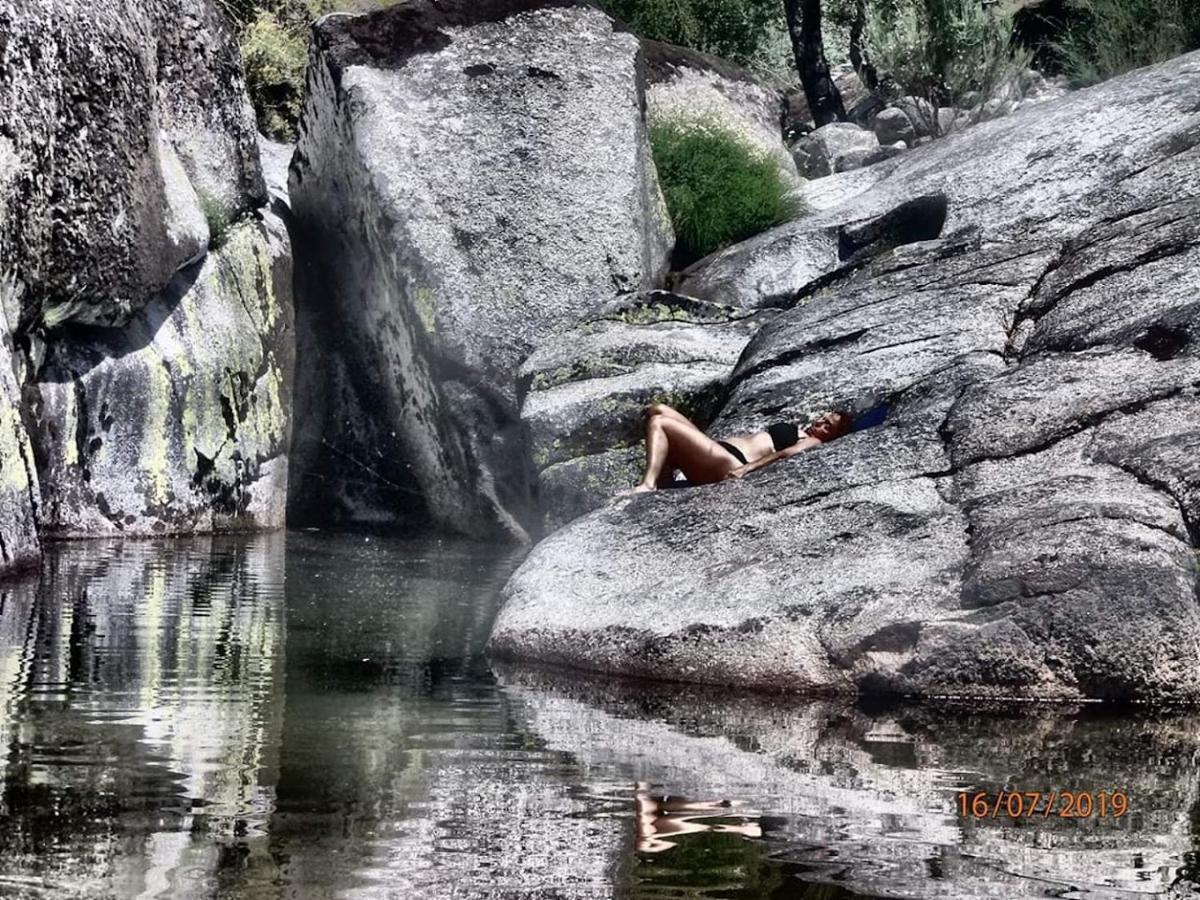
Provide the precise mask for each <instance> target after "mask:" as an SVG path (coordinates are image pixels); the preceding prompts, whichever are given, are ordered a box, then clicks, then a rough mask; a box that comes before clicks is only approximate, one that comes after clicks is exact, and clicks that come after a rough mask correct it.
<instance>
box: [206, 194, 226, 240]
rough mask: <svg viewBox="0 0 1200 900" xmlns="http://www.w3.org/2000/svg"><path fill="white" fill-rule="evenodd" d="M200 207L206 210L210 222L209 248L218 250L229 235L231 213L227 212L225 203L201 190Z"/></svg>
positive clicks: (207, 220) (207, 219)
mask: <svg viewBox="0 0 1200 900" xmlns="http://www.w3.org/2000/svg"><path fill="white" fill-rule="evenodd" d="M200 209H202V210H203V211H204V219H205V221H206V222H208V249H209V250H216V249H218V248H220V247H221V246H222V245H223V244H224V243H225V241H226V240H227V239H228V237H229V215H228V214H227V213H226V212H225V204H223V203H222V202H221V201H220V200H218V199H217V198H216V197H213V196H211V195H209V194H206V193H204V192H203V191H201V192H200Z"/></svg>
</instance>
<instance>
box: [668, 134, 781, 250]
mask: <svg viewBox="0 0 1200 900" xmlns="http://www.w3.org/2000/svg"><path fill="white" fill-rule="evenodd" d="M650 145H651V147H652V149H653V152H654V164H655V167H656V168H657V169H658V178H659V182H660V183H661V185H662V191H663V196H664V197H665V198H666V201H667V209H668V210H669V211H670V214H671V222H672V224H674V226H675V235H676V255H677V260H676V262H677V263H679V264H682V265H686V264H688V263H691V262H694V261H696V260H698V259H701V258H703V257H705V256H708V255H709V254H710V253H713V252H715V251H717V250H720V249H721V248H723V247H727V246H729V245H730V244H735V243H738V242H739V241H744V240H746V239H747V238H751V237H753V236H754V235H756V234H759V233H761V232H763V231H766V230H767V229H768V228H772V227H774V226H776V225H781V224H783V223H784V222H787V221H789V220H791V219H794V218H796V217H797V216H799V215H800V214H801V213H802V212H803V211H804V205H803V201H802V200H801V199H800V198H799V197H798V196H797V195H795V194H794V193H792V191H791V188H790V186H789V185H788V184H787V183H786V182H785V181H784V179H783V176H782V175H781V174H780V171H779V167H778V166H777V165H776V163H775V161H774V160H772V159H771V158H769V157H768V156H767V155H766V154H764V153H761V152H759V151H757V150H755V149H754V148H752V147H751V146H750V145H749V144H747V143H745V142H744V141H743V140H742V139H741V138H740V137H738V136H737V135H736V134H734V133H732V132H730V131H728V130H726V129H724V128H722V127H721V126H720V125H718V124H716V123H714V122H712V121H709V120H706V119H691V120H688V119H679V118H676V119H663V120H661V121H659V122H657V123H655V124H654V125H652V126H651V128H650Z"/></svg>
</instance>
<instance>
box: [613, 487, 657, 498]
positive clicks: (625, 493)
mask: <svg viewBox="0 0 1200 900" xmlns="http://www.w3.org/2000/svg"><path fill="white" fill-rule="evenodd" d="M654 490H658V489H657V488H656V487H655V486H654V485H652V484H639V485H638V486H637V487H632V488H630V489H629V490H627V491H621V493H619V494H617V496H618V497H632V496H633V495H634V494H646V493H649V492H650V491H654Z"/></svg>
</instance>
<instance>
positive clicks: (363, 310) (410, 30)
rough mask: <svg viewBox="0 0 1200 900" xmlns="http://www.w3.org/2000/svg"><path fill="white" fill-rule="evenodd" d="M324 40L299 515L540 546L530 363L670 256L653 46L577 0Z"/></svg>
mask: <svg viewBox="0 0 1200 900" xmlns="http://www.w3.org/2000/svg"><path fill="white" fill-rule="evenodd" d="M313 48H314V49H313V55H312V58H311V66H310V72H309V77H310V80H309V88H310V96H309V101H308V105H307V107H306V110H305V113H304V118H303V124H302V129H301V132H302V133H301V138H300V142H299V146H298V149H297V153H296V159H295V162H294V163H293V167H292V177H291V191H290V193H291V200H292V205H293V210H294V212H295V215H296V218H297V220H298V223H299V226H300V228H301V230H302V232H303V234H304V240H305V242H306V244H305V246H306V248H307V249H306V251H305V255H306V256H308V257H310V258H311V259H312V260H314V262H315V269H314V271H313V272H312V276H311V277H308V276H307V275H306V276H305V277H304V278H303V282H304V284H306V285H307V287H306V289H305V290H304V291H303V294H304V298H303V300H302V312H301V315H302V318H303V319H304V321H302V322H301V340H302V342H303V343H304V344H305V346H311V353H309V356H310V358H312V359H313V360H314V365H313V366H312V367H311V368H310V367H306V369H309V371H306V372H305V373H304V375H305V378H306V380H305V381H304V382H303V383H302V385H301V387H300V389H299V390H298V394H299V395H302V396H303V397H304V398H305V401H304V402H305V404H306V407H305V408H303V409H302V410H300V411H299V413H298V415H299V418H300V419H301V420H303V421H305V422H306V423H309V425H310V426H311V427H307V426H306V430H305V433H304V434H302V435H301V443H300V445H299V447H298V451H299V452H300V454H301V455H302V460H298V463H299V468H300V469H301V479H300V480H298V481H297V482H296V489H295V491H294V492H293V500H294V503H293V508H294V509H295V511H296V514H297V517H298V521H329V520H331V519H335V520H342V521H384V522H398V521H407V522H433V523H435V524H437V525H439V526H441V527H444V528H449V529H453V530H456V531H459V532H463V533H467V534H475V535H494V534H507V535H510V536H515V537H518V538H519V537H523V536H524V534H525V527H526V523H527V522H529V521H530V520H531V519H532V510H531V506H530V504H531V501H532V484H533V475H532V473H531V472H529V471H528V468H527V466H528V454H527V449H526V445H525V443H524V437H523V434H522V428H521V423H520V419H519V415H518V411H517V378H516V370H517V367H518V366H519V364H520V362H521V360H522V359H523V358H524V357H525V356H526V355H527V354H528V353H529V351H530V350H531V349H532V347H533V346H535V345H536V344H537V343H539V342H540V341H542V340H544V339H546V338H548V337H550V336H552V335H554V334H558V333H562V332H564V331H566V330H567V329H569V328H570V327H571V326H572V325H574V324H575V323H577V322H579V321H580V320H581V319H583V318H584V317H585V316H586V315H587V314H588V313H590V312H592V311H594V310H596V309H597V308H598V307H599V305H600V304H601V303H603V302H605V301H607V300H608V299H610V298H611V297H612V296H613V294H614V293H618V294H620V293H629V292H634V291H637V290H639V289H642V288H648V287H655V286H657V284H658V282H659V281H660V280H661V279H662V277H663V275H664V273H665V266H666V262H667V257H668V255H669V252H670V249H671V231H670V225H669V223H668V222H667V220H666V218H665V211H664V209H663V206H662V200H661V195H660V193H659V190H658V187H657V183H656V179H655V175H654V169H653V165H652V164H651V162H650V159H649V146H648V142H647V140H646V129H645V122H644V119H643V112H642V110H643V105H644V97H643V81H642V76H641V69H642V58H641V52H640V48H639V45H638V41H637V39H636V38H634V37H633V35H631V34H629V33H627V32H624V31H622V30H619V29H618V28H616V27H615V25H614V23H613V21H612V20H611V19H610V18H609V17H608V16H607V15H605V14H604V13H602V12H600V11H598V10H596V9H594V8H592V7H589V6H587V5H585V4H580V3H564V2H551V0H489V2H486V3H468V2H466V0H454V2H450V3H436V4H435V3H433V2H430V0H415V2H411V3H405V4H401V5H399V6H396V7H393V8H391V9H388V10H383V11H380V12H377V13H372V14H369V15H365V16H361V17H352V16H345V15H335V16H328V17H326V18H324V19H322V20H321V21H320V22H318V23H317V26H316V29H315V31H314V39H313ZM306 335H308V336H310V337H306ZM331 335H332V336H335V338H333V339H331V337H330V336H331ZM310 340H311V342H312V343H311V345H309V341H310ZM318 362H319V364H318Z"/></svg>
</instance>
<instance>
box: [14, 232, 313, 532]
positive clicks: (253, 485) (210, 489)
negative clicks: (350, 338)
mask: <svg viewBox="0 0 1200 900" xmlns="http://www.w3.org/2000/svg"><path fill="white" fill-rule="evenodd" d="M293 356H294V327H293V324H292V300H291V258H290V245H289V244H288V240H287V235H286V230H285V229H284V227H283V224H282V222H280V221H279V220H278V219H277V218H275V217H274V216H273V215H272V214H270V213H265V214H263V215H262V218H261V220H260V221H248V222H245V223H242V224H239V225H237V226H235V227H233V228H232V229H231V230H230V234H229V238H228V240H227V242H226V243H225V244H224V246H222V247H221V248H220V249H219V250H217V251H215V252H213V253H211V254H209V256H208V257H207V258H206V259H205V261H204V262H203V263H200V264H197V265H195V266H193V267H191V268H189V269H187V270H185V271H184V272H181V273H180V274H179V275H178V276H177V277H176V279H175V280H174V281H173V282H172V284H171V285H170V287H169V288H168V289H167V290H166V291H164V292H163V294H162V295H160V296H159V297H158V298H157V299H155V300H154V301H152V302H151V303H149V304H148V305H147V306H146V307H144V308H143V309H142V310H141V311H139V312H138V313H137V314H135V316H134V317H133V318H132V319H131V320H130V321H129V322H128V323H127V324H126V325H125V326H124V327H123V328H121V329H97V328H82V327H76V328H72V329H64V330H62V331H61V332H59V333H58V334H56V335H55V336H54V338H53V339H52V340H51V342H50V344H49V347H48V351H47V356H46V361H45V363H44V364H43V366H42V368H41V371H40V372H39V374H38V378H37V388H38V392H39V395H40V402H39V405H38V407H37V414H36V421H37V429H36V432H35V445H36V450H37V454H36V455H37V460H38V469H39V471H40V473H41V480H42V495H43V499H42V504H41V508H40V510H39V519H40V525H41V528H42V529H43V531H44V532H45V533H47V534H49V535H53V536H57V537H90V536H96V535H103V534H113V533H121V534H180V533H193V532H211V531H236V530H253V529H270V528H280V527H282V526H283V525H284V524H285V515H286V507H285V504H286V495H287V472H288V448H289V444H290V437H291V434H290V433H291V418H290V402H291V400H290V398H291V380H292V371H293Z"/></svg>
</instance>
